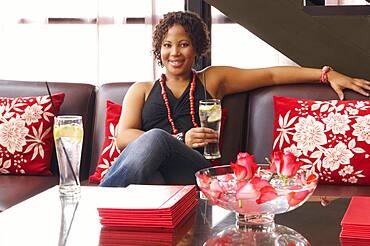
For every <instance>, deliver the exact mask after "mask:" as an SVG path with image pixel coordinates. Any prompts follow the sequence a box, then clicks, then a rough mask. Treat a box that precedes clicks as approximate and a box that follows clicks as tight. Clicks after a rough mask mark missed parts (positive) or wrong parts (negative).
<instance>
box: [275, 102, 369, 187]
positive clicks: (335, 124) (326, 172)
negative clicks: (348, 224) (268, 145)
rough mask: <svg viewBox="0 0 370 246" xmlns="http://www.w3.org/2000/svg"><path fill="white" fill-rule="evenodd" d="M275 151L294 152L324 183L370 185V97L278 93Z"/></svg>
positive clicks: (305, 166)
mask: <svg viewBox="0 0 370 246" xmlns="http://www.w3.org/2000/svg"><path fill="white" fill-rule="evenodd" d="M274 107H275V120H274V135H273V139H274V141H273V150H284V151H287V150H289V151H291V152H292V153H293V154H294V155H295V156H296V157H297V158H298V159H300V160H301V161H303V162H304V163H305V165H304V166H303V167H304V168H306V169H311V170H312V171H314V172H317V173H318V174H319V175H320V183H326V184H359V185H369V184H370V165H369V164H370V159H369V152H370V101H366V100H364V101H358V100H348V101H338V100H329V101H312V100H307V99H296V98H289V97H278V96H275V97H274Z"/></svg>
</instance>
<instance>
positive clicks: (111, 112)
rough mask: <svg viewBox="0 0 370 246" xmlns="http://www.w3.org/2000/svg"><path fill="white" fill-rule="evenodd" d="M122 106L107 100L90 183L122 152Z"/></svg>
mask: <svg viewBox="0 0 370 246" xmlns="http://www.w3.org/2000/svg"><path fill="white" fill-rule="evenodd" d="M121 108H122V106H121V105H119V104H116V103H114V102H111V101H109V100H107V110H106V115H105V117H106V118H105V136H104V143H103V147H102V150H101V154H100V157H99V160H98V164H97V165H96V169H95V173H94V174H92V175H91V176H90V177H89V183H93V184H99V183H100V181H101V180H102V179H103V177H104V175H105V174H106V173H107V172H108V170H109V168H110V167H111V166H112V164H113V162H114V161H115V160H116V158H117V157H118V156H119V154H120V150H119V149H118V147H117V144H116V134H117V124H118V121H119V117H120V115H121ZM227 113H228V110H227V109H223V110H222V119H221V122H222V124H221V133H222V132H223V126H224V122H225V120H226V118H227ZM221 145H222V134H221V136H220V147H221ZM219 160H220V159H217V160H213V161H212V165H217V164H219Z"/></svg>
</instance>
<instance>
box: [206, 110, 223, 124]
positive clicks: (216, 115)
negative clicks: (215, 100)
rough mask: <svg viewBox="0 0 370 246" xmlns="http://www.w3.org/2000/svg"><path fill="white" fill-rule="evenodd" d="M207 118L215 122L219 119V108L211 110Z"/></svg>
mask: <svg viewBox="0 0 370 246" xmlns="http://www.w3.org/2000/svg"><path fill="white" fill-rule="evenodd" d="M207 120H208V122H216V121H219V120H221V110H212V112H211V113H210V115H209V117H208V119H207Z"/></svg>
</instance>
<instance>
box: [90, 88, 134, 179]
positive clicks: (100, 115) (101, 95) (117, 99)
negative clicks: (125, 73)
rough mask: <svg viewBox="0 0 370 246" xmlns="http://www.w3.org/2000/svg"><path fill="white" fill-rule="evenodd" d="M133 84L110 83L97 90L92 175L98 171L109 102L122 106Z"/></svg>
mask: <svg viewBox="0 0 370 246" xmlns="http://www.w3.org/2000/svg"><path fill="white" fill-rule="evenodd" d="M132 84H133V82H119V83H108V84H103V85H102V86H100V87H98V88H97V91H96V103H95V120H94V125H95V126H94V131H93V136H92V139H93V143H92V152H91V164H90V174H93V173H94V171H95V169H96V164H97V163H98V160H99V155H100V152H101V148H102V146H103V143H104V135H105V113H106V104H107V100H110V101H112V102H114V103H117V104H120V105H121V104H122V101H123V98H124V96H125V95H126V92H127V91H128V89H129V87H130V86H131V85H132Z"/></svg>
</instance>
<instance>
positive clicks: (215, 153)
mask: <svg viewBox="0 0 370 246" xmlns="http://www.w3.org/2000/svg"><path fill="white" fill-rule="evenodd" d="M199 118H200V125H201V126H202V127H207V128H211V129H212V130H215V131H216V132H217V134H218V136H219V137H220V128H221V101H220V100H218V99H205V100H200V101H199ZM203 155H204V157H205V158H206V159H218V158H220V157H221V154H220V149H219V146H218V142H217V143H209V144H207V145H206V146H205V147H204V154H203Z"/></svg>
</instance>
